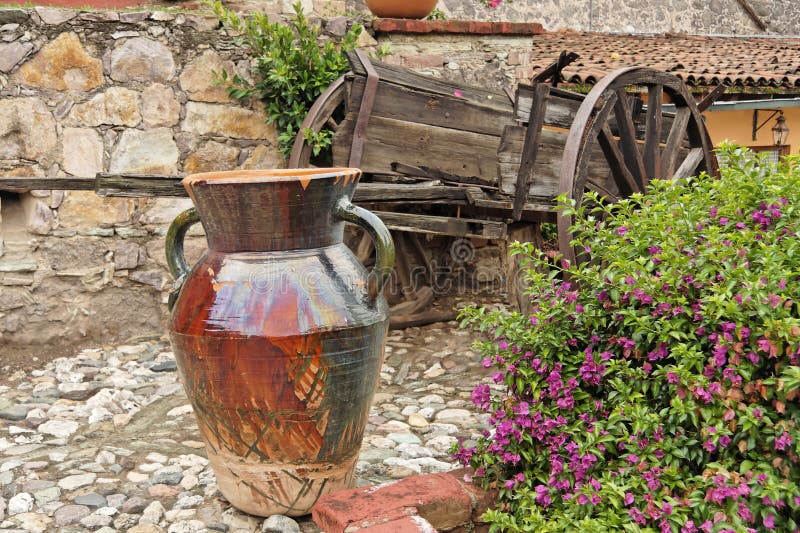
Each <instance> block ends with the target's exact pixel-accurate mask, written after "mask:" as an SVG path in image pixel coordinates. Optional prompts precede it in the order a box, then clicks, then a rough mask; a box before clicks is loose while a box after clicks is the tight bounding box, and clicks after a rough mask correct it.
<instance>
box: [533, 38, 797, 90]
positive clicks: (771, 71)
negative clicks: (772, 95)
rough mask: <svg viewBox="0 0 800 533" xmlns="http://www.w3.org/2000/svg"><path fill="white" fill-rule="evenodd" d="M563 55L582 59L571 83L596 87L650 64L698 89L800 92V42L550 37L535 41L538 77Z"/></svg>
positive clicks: (568, 71) (569, 74) (571, 71)
mask: <svg viewBox="0 0 800 533" xmlns="http://www.w3.org/2000/svg"><path fill="white" fill-rule="evenodd" d="M563 50H566V51H570V52H576V53H578V54H579V55H580V56H581V57H580V58H579V59H577V60H576V61H575V62H573V63H572V64H571V65H569V66H568V67H567V68H565V69H564V70H563V71H562V75H563V76H564V78H565V80H566V82H567V83H573V84H578V83H580V84H593V83H595V82H596V81H597V80H598V79H600V78H602V77H603V76H604V75H605V74H607V73H608V72H610V71H612V70H615V69H617V68H621V67H626V66H632V65H644V66H650V67H653V68H657V69H659V70H664V71H667V72H671V73H673V74H675V75H677V76H678V77H680V78H681V79H683V80H684V82H686V83H687V84H688V85H692V86H697V87H706V86H714V85H719V84H720V83H724V84H726V85H732V86H740V87H743V88H746V89H753V90H755V91H756V92H757V91H758V89H759V88H762V89H763V88H774V89H773V90H775V89H777V90H778V91H781V90H782V91H786V92H789V91H791V92H796V91H800V38H766V37H705V36H695V35H683V34H663V35H618V34H606V33H578V32H555V33H545V34H542V35H537V36H534V38H533V48H532V52H531V56H530V66H531V67H532V69H533V74H534V75H535V74H536V73H538V72H539V71H540V70H542V69H544V68H545V67H547V66H548V65H549V64H550V63H552V62H553V61H555V59H556V58H557V57H558V55H559V53H560V52H561V51H563Z"/></svg>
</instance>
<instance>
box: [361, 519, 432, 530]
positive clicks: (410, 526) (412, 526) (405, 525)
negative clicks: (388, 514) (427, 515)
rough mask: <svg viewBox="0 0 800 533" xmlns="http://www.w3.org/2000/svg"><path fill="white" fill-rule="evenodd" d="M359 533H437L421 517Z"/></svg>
mask: <svg viewBox="0 0 800 533" xmlns="http://www.w3.org/2000/svg"><path fill="white" fill-rule="evenodd" d="M358 531H359V533H436V529H435V528H434V527H433V526H432V525H431V524H430V522H428V521H427V520H425V519H424V518H422V517H421V516H405V517H403V518H400V519H398V520H392V521H391V522H384V523H383V524H378V525H375V526H371V527H368V528H364V529H359V530H358ZM348 533H349V532H348Z"/></svg>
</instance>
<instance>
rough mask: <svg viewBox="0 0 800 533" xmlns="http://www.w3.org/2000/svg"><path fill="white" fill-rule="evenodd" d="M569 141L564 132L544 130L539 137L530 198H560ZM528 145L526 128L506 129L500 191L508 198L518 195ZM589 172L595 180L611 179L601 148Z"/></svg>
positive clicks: (499, 158)
mask: <svg viewBox="0 0 800 533" xmlns="http://www.w3.org/2000/svg"><path fill="white" fill-rule="evenodd" d="M566 139H567V134H566V133H565V132H563V131H557V130H549V129H543V130H542V131H541V133H540V134H539V142H538V146H539V149H538V151H537V154H536V161H534V162H533V167H532V169H531V181H530V186H529V188H528V196H529V198H544V199H547V198H549V199H552V198H555V197H556V196H557V195H558V181H559V172H560V169H561V159H562V157H563V155H564V145H565V143H566ZM524 141H525V128H524V127H523V126H507V127H506V129H505V133H504V135H503V138H502V141H501V145H500V148H499V150H498V152H497V165H498V175H499V177H500V190H501V191H502V192H504V193H506V194H510V195H515V194H516V189H517V176H518V175H519V168H520V162H521V157H522V150H523V144H524ZM589 169H590V171H589V173H590V175H592V176H595V177H596V178H598V180H599V181H601V182H602V181H605V180H608V179H609V178H610V177H611V170H610V168H609V166H608V164H607V163H606V161H605V157H604V156H603V152H602V151H601V149H600V147H599V146H598V147H595V150H594V151H593V152H592V159H591V161H590V162H589Z"/></svg>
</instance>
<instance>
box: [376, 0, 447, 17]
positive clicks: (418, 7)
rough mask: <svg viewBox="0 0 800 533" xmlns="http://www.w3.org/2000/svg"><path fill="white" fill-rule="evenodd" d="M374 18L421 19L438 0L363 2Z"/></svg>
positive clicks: (377, 0)
mask: <svg viewBox="0 0 800 533" xmlns="http://www.w3.org/2000/svg"><path fill="white" fill-rule="evenodd" d="M365 2H366V4H367V7H368V8H369V10H370V11H372V14H373V15H375V16H376V17H383V18H399V19H421V18H425V17H427V16H428V15H430V13H431V11H433V8H435V7H436V4H437V2H438V0H365Z"/></svg>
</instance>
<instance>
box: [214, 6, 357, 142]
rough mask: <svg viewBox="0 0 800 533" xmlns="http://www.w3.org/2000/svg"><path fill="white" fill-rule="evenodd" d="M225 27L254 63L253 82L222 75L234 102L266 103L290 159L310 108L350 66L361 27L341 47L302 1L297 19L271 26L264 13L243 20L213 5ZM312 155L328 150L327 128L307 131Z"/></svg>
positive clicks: (349, 34)
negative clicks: (322, 31)
mask: <svg viewBox="0 0 800 533" xmlns="http://www.w3.org/2000/svg"><path fill="white" fill-rule="evenodd" d="M213 6H214V13H215V14H216V15H217V18H219V20H221V21H222V23H223V24H224V25H226V26H228V27H230V28H231V29H232V30H234V31H235V32H237V33H238V34H239V35H238V36H237V37H236V38H235V39H234V42H235V43H236V44H238V45H239V46H242V47H243V48H244V49H245V50H246V51H247V52H248V54H249V55H250V57H252V58H253V59H254V60H255V67H254V68H253V71H252V74H253V78H254V80H255V81H254V83H251V82H250V81H248V80H246V79H244V78H243V77H241V76H239V75H234V74H231V73H228V72H225V71H223V72H221V73H220V74H219V76H220V78H221V79H220V81H221V82H222V83H223V84H224V85H226V87H227V89H228V94H229V96H230V97H231V98H235V99H239V100H241V99H245V98H251V97H255V98H258V99H259V100H261V101H262V102H263V103H264V110H265V111H266V113H267V123H268V124H275V127H276V128H277V130H278V140H279V141H280V151H281V153H282V154H284V156H287V155H288V154H289V153H290V152H291V150H292V145H293V144H294V140H295V136H296V135H297V132H298V130H299V129H300V127H301V126H302V123H303V119H305V117H306V114H307V113H308V110H309V108H310V107H311V105H312V104H313V103H314V101H315V100H316V99H317V97H318V96H319V95H320V94H322V92H323V91H325V89H327V88H328V86H329V85H330V84H331V83H333V81H335V80H336V78H338V77H339V76H341V75H342V74H344V73H345V72H347V71H348V70H349V68H350V66H349V64H348V62H347V58H346V57H345V55H344V53H343V52H345V51H349V50H352V49H353V48H355V45H356V41H357V40H358V36H359V35H360V34H361V31H362V27H361V25H360V24H355V25H353V27H352V28H350V30H349V31H348V32H347V34H345V36H344V37H343V38H342V41H341V42H340V43H339V44H335V43H333V42H330V41H328V42H322V41H321V40H320V31H319V28H318V27H317V26H315V25H313V24H312V23H311V22H310V21H309V20H308V18H306V16H305V14H304V13H303V7H302V5H301V3H300V2H296V3H295V4H293V8H294V12H295V15H294V18H293V19H292V20H290V21H289V22H288V24H281V23H279V22H270V21H269V18H268V17H267V15H266V14H264V13H252V14H249V15H247V16H246V17H245V18H243V19H242V18H239V16H238V15H236V13H234V12H233V11H231V10H229V9H227V8H225V7H223V5H222V2H221V1H220V0H216V1H215V2H214V4H213ZM304 135H305V138H306V141H307V142H308V144H309V146H310V147H311V149H312V152H313V154H314V155H317V154H319V152H320V151H321V150H323V149H325V148H327V147H329V146H330V144H331V142H332V140H333V136H332V132H331V131H330V130H327V129H323V130H322V131H320V132H318V133H315V132H313V131H311V130H308V131H306V132H304Z"/></svg>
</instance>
